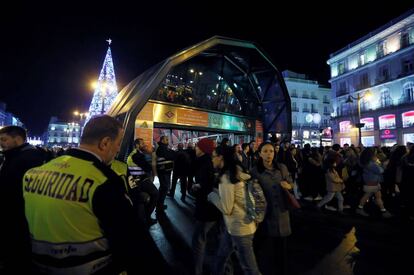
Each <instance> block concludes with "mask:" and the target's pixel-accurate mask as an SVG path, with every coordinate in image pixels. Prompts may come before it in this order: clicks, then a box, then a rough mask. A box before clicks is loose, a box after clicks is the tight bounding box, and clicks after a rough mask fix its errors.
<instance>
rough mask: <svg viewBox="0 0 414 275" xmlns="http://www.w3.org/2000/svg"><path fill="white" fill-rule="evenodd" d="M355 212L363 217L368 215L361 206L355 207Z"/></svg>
mask: <svg viewBox="0 0 414 275" xmlns="http://www.w3.org/2000/svg"><path fill="white" fill-rule="evenodd" d="M355 213H357V214H358V215H361V216H364V217H368V216H369V214H368V213H367V212H365V210H364V209H362V208H357V210H356V211H355Z"/></svg>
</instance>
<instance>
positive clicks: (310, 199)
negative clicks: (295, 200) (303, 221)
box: [303, 196, 313, 201]
mask: <svg viewBox="0 0 414 275" xmlns="http://www.w3.org/2000/svg"><path fill="white" fill-rule="evenodd" d="M303 199H304V200H307V201H313V198H312V197H311V196H309V197H305V198H303Z"/></svg>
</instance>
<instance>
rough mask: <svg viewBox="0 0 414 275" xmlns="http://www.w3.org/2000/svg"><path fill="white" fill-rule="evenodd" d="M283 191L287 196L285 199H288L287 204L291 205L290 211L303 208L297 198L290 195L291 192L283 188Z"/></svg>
mask: <svg viewBox="0 0 414 275" xmlns="http://www.w3.org/2000/svg"><path fill="white" fill-rule="evenodd" d="M282 189H283V190H284V191H283V192H284V194H285V199H286V202H287V204H288V205H289V208H290V209H298V208H301V206H300V203H299V202H298V200H297V199H296V198H295V196H294V195H293V194H292V193H290V191H289V190H286V189H284V188H282Z"/></svg>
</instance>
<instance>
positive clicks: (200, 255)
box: [192, 221, 217, 275]
mask: <svg viewBox="0 0 414 275" xmlns="http://www.w3.org/2000/svg"><path fill="white" fill-rule="evenodd" d="M216 223H217V222H216V221H213V222H203V221H196V224H195V228H194V233H193V239H192V249H193V254H194V274H195V275H199V274H203V263H204V256H205V254H206V244H207V234H208V232H209V231H210V230H211V229H212V228H213V226H214V225H215V224H216Z"/></svg>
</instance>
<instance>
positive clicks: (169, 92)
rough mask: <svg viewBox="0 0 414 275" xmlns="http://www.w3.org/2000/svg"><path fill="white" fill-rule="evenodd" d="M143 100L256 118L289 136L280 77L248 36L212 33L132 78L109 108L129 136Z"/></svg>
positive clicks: (287, 103)
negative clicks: (240, 36) (243, 37)
mask: <svg viewBox="0 0 414 275" xmlns="http://www.w3.org/2000/svg"><path fill="white" fill-rule="evenodd" d="M148 100H155V101H162V102H166V103H172V104H179V105H186V106H191V107H195V108H200V109H205V110H207V111H213V112H224V113H229V114H233V115H241V116H246V117H249V118H252V119H257V120H260V121H262V122H263V128H264V129H263V130H264V133H265V134H266V133H280V134H282V136H286V137H287V138H290V134H291V131H292V130H291V108H290V97H289V94H288V92H287V88H286V85H285V83H284V80H283V77H282V75H281V74H280V73H279V71H278V70H277V69H276V67H275V66H274V65H273V64H272V63H271V61H270V60H269V58H268V57H267V56H266V55H265V54H264V52H263V51H262V50H261V49H260V48H259V47H258V46H257V45H255V44H254V43H251V42H247V41H241V40H236V39H231V38H224V37H218V36H215V37H212V38H210V39H208V40H205V41H203V42H201V43H199V44H196V45H194V46H192V47H189V48H187V49H185V50H183V51H181V52H178V53H177V54H175V55H173V56H171V57H169V58H167V59H166V60H164V61H163V62H160V63H159V64H157V65H155V66H153V67H152V68H150V69H148V70H147V71H145V72H144V73H142V74H141V75H139V76H138V77H137V78H135V79H134V80H132V81H131V82H130V83H129V84H128V85H127V86H125V87H124V88H123V89H122V90H121V91H120V93H119V94H118V97H117V98H116V100H115V102H114V104H113V105H112V107H111V108H110V110H109V111H108V114H109V115H111V116H116V117H118V118H119V119H121V120H123V123H124V127H125V136H126V137H130V136H131V135H133V133H134V127H135V124H134V123H135V119H136V117H137V115H138V114H139V112H140V111H141V109H142V108H143V107H144V105H145V103H146V102H147V101H148ZM130 140H131V139H130V138H126V139H125V138H124V141H123V142H129V141H130ZM126 146H128V145H126ZM122 147H123V148H125V146H124V145H123V146H122ZM122 151H123V150H122V149H121V154H122Z"/></svg>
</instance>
